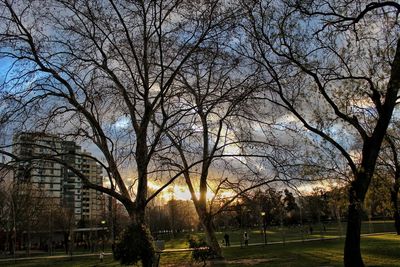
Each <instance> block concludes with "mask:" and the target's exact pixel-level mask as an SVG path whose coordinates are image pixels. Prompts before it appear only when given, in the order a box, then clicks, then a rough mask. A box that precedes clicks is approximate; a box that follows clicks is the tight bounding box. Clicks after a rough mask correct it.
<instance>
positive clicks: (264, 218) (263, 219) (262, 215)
mask: <svg viewBox="0 0 400 267" xmlns="http://www.w3.org/2000/svg"><path fill="white" fill-rule="evenodd" d="M266 215H267V214H266V213H265V211H262V212H261V218H262V221H263V232H264V245H266V244H267V221H266V217H267V216H266Z"/></svg>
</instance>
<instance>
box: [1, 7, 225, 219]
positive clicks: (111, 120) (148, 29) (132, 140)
mask: <svg viewBox="0 0 400 267" xmlns="http://www.w3.org/2000/svg"><path fill="white" fill-rule="evenodd" d="M0 9H1V10H2V13H1V15H0V20H1V24H2V26H1V31H0V32H1V33H0V44H1V47H2V49H1V52H0V57H2V58H3V59H6V60H12V62H13V64H12V70H10V71H9V75H8V76H7V77H6V79H5V81H4V83H3V84H2V86H1V91H2V100H1V101H2V102H1V103H2V104H3V103H4V105H2V107H3V106H4V107H6V104H7V108H8V110H7V114H8V115H9V119H10V121H12V122H13V123H14V126H15V127H18V128H20V129H21V128H22V129H28V130H30V129H33V128H34V129H35V130H39V131H44V132H52V133H63V135H64V136H65V137H66V138H74V139H77V140H81V141H82V142H86V143H89V144H94V145H95V146H96V147H97V149H98V151H99V154H101V158H100V160H98V161H99V163H101V164H102V165H103V167H104V168H105V169H106V171H107V174H108V177H109V179H110V181H109V182H110V184H111V186H110V187H103V186H98V185H95V184H92V183H90V182H89V180H88V179H86V177H85V175H83V174H81V173H79V172H78V170H76V169H74V168H72V167H71V166H68V167H69V168H70V169H71V170H73V171H74V172H76V174H77V175H78V176H79V177H80V178H81V179H82V181H83V183H84V184H85V186H87V187H89V188H93V189H96V190H99V191H101V192H103V193H106V194H109V195H111V196H113V197H114V198H116V199H118V200H119V201H120V202H121V203H123V205H124V206H125V208H126V209H127V211H128V213H129V216H130V218H131V220H132V222H133V223H135V224H138V225H144V218H145V216H144V215H145V207H146V204H147V203H148V201H147V200H148V195H147V185H148V178H149V177H148V173H150V171H149V168H151V166H152V163H151V160H152V157H153V156H154V155H155V154H156V153H157V151H158V149H162V148H159V141H160V139H161V138H162V136H163V133H164V131H165V129H166V128H167V127H169V126H168V122H169V120H170V118H171V117H174V116H175V115H176V114H177V113H180V111H176V110H174V109H171V108H170V107H171V105H170V104H169V101H170V99H171V98H173V97H174V96H175V91H174V89H173V87H174V85H175V80H176V76H177V73H178V71H179V70H180V69H181V68H182V66H183V64H184V63H185V62H186V61H187V60H188V59H189V58H190V57H191V55H192V54H193V52H194V51H195V50H196V49H198V48H199V47H200V46H207V40H208V39H209V38H210V37H211V36H214V35H217V34H219V33H220V32H223V31H224V30H225V23H224V22H225V20H226V18H227V17H229V16H230V14H231V9H227V8H222V6H221V3H220V1H218V0H216V1H206V2H192V1H181V0H168V1H133V2H132V1H113V0H109V1H84V0H82V1H73V2H71V1H62V0H54V1H53V0H49V1H29V2H25V1H8V0H3V1H1V3H0ZM155 125H157V126H155ZM126 166H133V167H132V169H134V175H135V177H136V178H135V182H130V183H129V182H127V181H126V180H124V179H123V176H122V174H121V169H123V168H125V167H126ZM130 184H134V190H133V191H134V197H133V196H132V194H131V192H130V189H129V185H130Z"/></svg>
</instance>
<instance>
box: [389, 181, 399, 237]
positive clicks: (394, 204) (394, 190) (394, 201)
mask: <svg viewBox="0 0 400 267" xmlns="http://www.w3.org/2000/svg"><path fill="white" fill-rule="evenodd" d="M398 194H399V185H398V184H397V182H396V184H395V185H394V186H393V187H392V190H391V191H390V200H391V202H392V207H393V211H394V212H393V219H394V226H395V228H396V232H397V234H398V235H400V213H399V205H398Z"/></svg>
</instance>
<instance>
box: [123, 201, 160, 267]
mask: <svg viewBox="0 0 400 267" xmlns="http://www.w3.org/2000/svg"><path fill="white" fill-rule="evenodd" d="M125 208H126V209H127V210H128V213H129V218H130V220H131V222H132V223H133V224H136V225H139V226H141V227H143V228H145V229H148V227H147V225H146V222H145V207H139V208H138V207H135V206H134V205H133V203H132V205H130V206H129V207H127V206H125ZM144 238H145V239H146V240H147V241H149V242H152V240H150V239H151V237H150V236H147V235H145V236H144ZM145 254H146V255H152V256H151V257H150V258H151V259H148V258H146V259H144V258H143V257H142V258H141V260H140V261H141V263H142V266H143V267H153V265H154V264H153V263H155V262H156V254H155V250H154V249H148V251H146V253H145Z"/></svg>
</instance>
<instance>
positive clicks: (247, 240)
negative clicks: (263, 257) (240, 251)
mask: <svg viewBox="0 0 400 267" xmlns="http://www.w3.org/2000/svg"><path fill="white" fill-rule="evenodd" d="M243 239H244V245H245V246H246V247H247V246H248V245H249V235H248V234H247V232H244V234H243Z"/></svg>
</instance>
